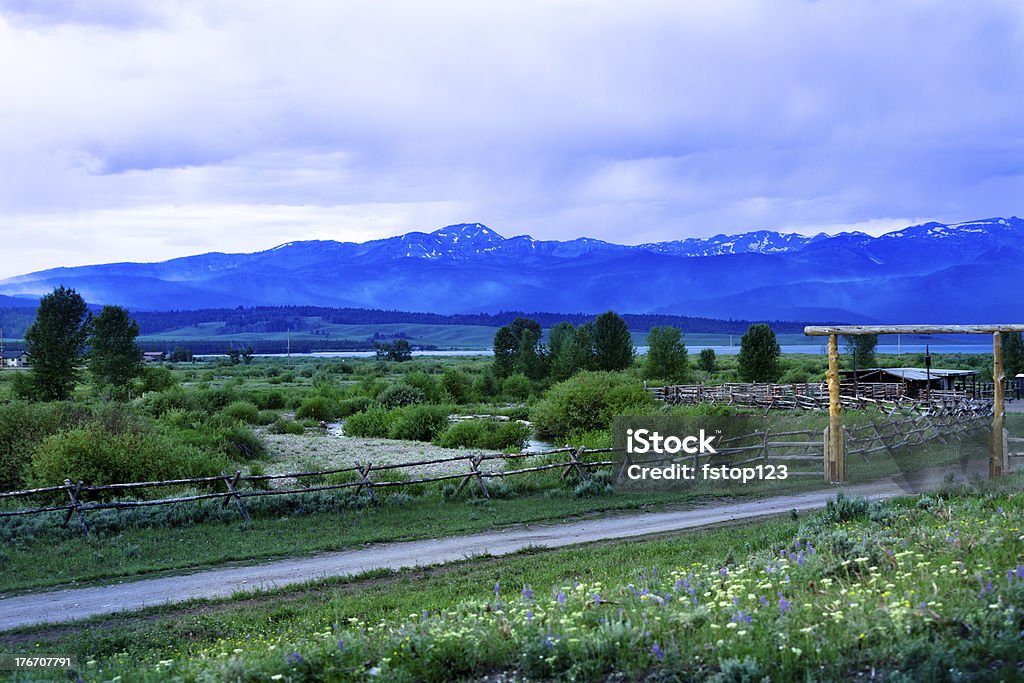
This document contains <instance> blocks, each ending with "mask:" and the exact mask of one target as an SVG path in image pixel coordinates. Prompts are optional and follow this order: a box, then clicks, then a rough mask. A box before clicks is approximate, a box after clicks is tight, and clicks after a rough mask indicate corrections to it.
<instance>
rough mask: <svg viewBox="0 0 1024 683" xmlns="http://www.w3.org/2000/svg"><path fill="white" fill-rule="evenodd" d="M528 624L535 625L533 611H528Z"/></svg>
mask: <svg viewBox="0 0 1024 683" xmlns="http://www.w3.org/2000/svg"><path fill="white" fill-rule="evenodd" d="M526 623H527V624H532V623H533V610H532V609H528V610H526Z"/></svg>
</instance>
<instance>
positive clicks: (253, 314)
mask: <svg viewBox="0 0 1024 683" xmlns="http://www.w3.org/2000/svg"><path fill="white" fill-rule="evenodd" d="M135 317H136V320H138V322H139V329H140V330H141V332H142V334H156V333H159V332H164V331H166V330H174V329H179V328H183V327H192V326H195V325H200V324H202V323H211V322H222V323H224V325H225V328H224V330H225V331H224V333H225V334H237V333H239V332H264V331H265V332H283V331H285V330H292V331H299V330H303V329H309V328H310V325H311V324H312V325H313V326H315V325H318V324H320V323H319V322H315V323H311V322H310V321H308V320H307V318H319V319H320V320H322V321H323V322H326V323H330V324H333V325H388V324H426V325H482V326H487V327H502V326H505V325H510V324H512V322H514V321H515V320H516V318H527V319H530V320H534V321H536V322H537V323H539V324H540V325H541V327H544V328H548V327H553V326H554V325H556V324H558V323H560V322H568V323H571V324H572V325H574V326H577V327H578V326H580V325H584V324H586V323H588V322H594V321H596V320H597V317H598V316H597V315H595V314H593V313H524V312H522V311H502V312H500V313H472V314H457V315H442V314H439V313H414V312H408V311H384V310H379V309H364V308H329V307H323V306H256V307H252V308H235V309H231V308H217V309H201V310H196V311H147V312H141V313H137V314H136V316H135ZM621 317H622V319H623V320H625V321H626V324H627V325H628V326H629V329H631V330H633V331H636V332H647V331H649V330H650V329H651V328H652V327H659V326H668V327H676V328H680V329H685V330H688V331H690V332H706V333H717V334H742V333H743V332H744V331H746V329H747V328H748V327H749V326H750V324H751V321H748V320H718V319H715V318H702V317H690V316H682V315H663V314H647V313H626V314H623V315H622V316H621ZM768 324H769V326H770V327H771V328H772V329H773V330H775V331H776V332H779V333H789V334H797V333H803V329H804V326H805V325H807V324H808V323H805V322H791V321H772V322H769V323H768ZM820 324H833V323H820ZM228 330H230V332H228Z"/></svg>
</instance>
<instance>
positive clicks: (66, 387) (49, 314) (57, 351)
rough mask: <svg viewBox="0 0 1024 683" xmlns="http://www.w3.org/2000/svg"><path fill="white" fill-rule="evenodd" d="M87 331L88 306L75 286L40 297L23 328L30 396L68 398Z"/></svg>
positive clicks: (52, 398)
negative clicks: (27, 325) (31, 319)
mask: <svg viewBox="0 0 1024 683" xmlns="http://www.w3.org/2000/svg"><path fill="white" fill-rule="evenodd" d="M88 334H89V315H88V308H87V307H86V304H85V300H84V299H83V298H82V297H81V295H79V293H78V292H76V291H75V290H74V289H68V288H65V287H63V286H60V287H57V288H56V289H54V290H53V291H52V292H51V293H49V294H47V295H46V296H44V297H43V298H42V299H40V300H39V310H38V312H37V313H36V319H35V322H33V323H32V325H30V326H29V328H28V329H27V330H26V331H25V350H26V351H28V355H29V358H30V359H31V363H32V370H31V375H30V382H29V383H28V385H27V387H26V389H27V391H28V392H30V394H31V397H32V398H35V399H38V400H42V401H54V400H56V401H62V400H64V399H67V398H70V397H71V393H72V392H73V391H74V388H75V383H76V382H77V381H78V365H79V363H80V362H81V360H82V354H83V353H84V352H85V342H86V339H87V338H88Z"/></svg>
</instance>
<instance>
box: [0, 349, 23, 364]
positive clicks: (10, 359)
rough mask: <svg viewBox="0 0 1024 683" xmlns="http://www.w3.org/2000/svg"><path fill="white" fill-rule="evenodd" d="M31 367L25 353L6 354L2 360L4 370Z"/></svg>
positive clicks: (0, 362) (0, 361) (0, 360)
mask: <svg viewBox="0 0 1024 683" xmlns="http://www.w3.org/2000/svg"><path fill="white" fill-rule="evenodd" d="M28 366H29V358H28V354H27V353H25V352H24V351H18V352H14V353H5V354H4V355H3V357H2V358H0V367H4V368H27V367H28Z"/></svg>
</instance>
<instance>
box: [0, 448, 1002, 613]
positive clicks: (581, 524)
mask: <svg viewBox="0 0 1024 683" xmlns="http://www.w3.org/2000/svg"><path fill="white" fill-rule="evenodd" d="M986 468H987V463H986V462H984V461H979V462H972V463H969V464H968V465H967V466H954V467H944V468H935V469H930V470H923V471H920V472H915V473H913V474H912V475H909V477H905V476H899V477H893V478H890V479H883V480H880V481H877V482H872V483H869V484H859V485H856V486H847V487H844V490H845V492H846V494H847V495H849V496H863V497H865V498H869V499H881V498H891V497H894V496H900V495H904V494H907V493H912V492H916V491H923V490H927V489H930V488H934V487H935V486H937V485H938V484H940V483H941V482H942V480H943V478H944V477H945V476H946V474H947V473H953V474H954V475H956V476H957V478H961V479H962V478H965V477H966V476H967V475H969V474H980V475H982V476H985V474H986V473H987V469H986ZM835 493H836V492H835V490H822V491H813V492H809V493H801V494H796V495H787V496H779V497H775V498H769V499H765V500H757V501H749V502H742V503H726V504H715V505H708V506H705V507H701V508H697V509H692V510H681V511H672V512H652V513H642V514H632V515H619V516H614V517H607V518H601V519H588V520H582V521H574V522H567V523H562V524H545V525H528V526H523V527H514V528H510V529H506V530H501V531H493V532H488V533H482V534H474V535H471V536H462V537H455V538H442V539H434V540H423V541H409V542H404V543H386V544H379V545H374V546H370V547H367V548H362V549H358V550H345V551H339V552H331V553H324V554H321V555H315V556H311V557H298V558H289V559H284V560H276V561H273V562H268V563H265V564H257V565H250V566H244V567H225V568H221V569H210V570H204V571H201V572H197V573H194V574H185V575H178V576H167V577H161V578H154V579H141V580H137V581H130V582H126V583H120V584H115V585H107V586H95V587H90V588H74V589H66V590H56V591H47V592H43V593H31V594H26V595H19V596H16V597H11V598H4V599H0V631H3V630H7V629H12V628H16V627H19V626H28V625H32V624H40V623H47V622H52V623H55V622H67V621H74V620H76V619H84V618H86V617H91V616H95V615H100V614H109V613H113V612H121V611H126V610H135V609H139V608H142V607H149V606H152V605H160V604H164V603H173V602H180V601H183V600H189V599H192V598H219V597H226V596H230V595H232V594H233V593H237V592H244V591H251V590H255V589H261V588H279V587H282V586H288V585H290V584H296V583H302V582H307V581H313V580H316V579H321V578H324V577H329V576H352V575H355V574H360V573H362V572H366V571H369V570H374V569H402V568H408V567H416V566H423V565H431V564H440V563H444V562H451V561H454V560H462V559H465V558H468V557H472V556H474V555H482V554H490V555H507V554H510V553H514V552H516V551H518V550H522V549H524V548H527V547H531V546H532V547H538V546H543V547H548V548H559V547H563V546H570V545H578V544H582V543H588V542H592V541H599V540H608V539H618V538H631V537H637V536H645V535H650V534H659V533H665V532H671V531H678V530H684V529H693V528H696V527H702V526H710V525H715V524H722V523H728V522H733V521H736V520H744V519H756V518H758V517H765V516H769V515H777V514H785V513H787V512H789V511H790V510H796V511H798V512H801V511H805V510H812V509H815V508H821V507H824V506H825V503H826V502H827V501H828V500H830V499H832V498H834V497H835Z"/></svg>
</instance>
